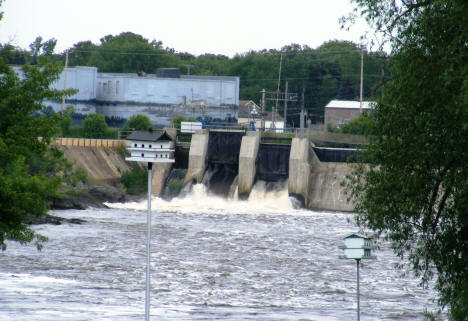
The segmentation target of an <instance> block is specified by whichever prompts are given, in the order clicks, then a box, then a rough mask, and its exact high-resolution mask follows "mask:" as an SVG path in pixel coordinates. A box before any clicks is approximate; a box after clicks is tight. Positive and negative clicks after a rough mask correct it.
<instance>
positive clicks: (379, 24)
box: [350, 0, 468, 320]
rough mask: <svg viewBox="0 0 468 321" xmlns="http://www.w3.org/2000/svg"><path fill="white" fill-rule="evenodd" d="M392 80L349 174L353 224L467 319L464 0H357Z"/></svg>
mask: <svg viewBox="0 0 468 321" xmlns="http://www.w3.org/2000/svg"><path fill="white" fill-rule="evenodd" d="M354 2H355V3H356V4H357V6H358V8H359V11H358V12H359V13H361V14H362V15H364V16H365V17H366V18H367V20H368V21H369V22H370V23H371V24H373V25H374V26H375V27H376V29H377V30H383V31H384V33H385V35H384V39H386V40H388V41H389V42H390V43H391V45H392V50H393V53H392V57H393V58H392V62H391V67H392V69H393V78H392V79H391V81H389V82H388V83H387V84H386V86H385V95H384V96H383V97H381V98H380V99H379V100H378V105H377V107H376V109H375V110H374V113H373V119H374V126H373V134H374V136H371V137H370V140H371V144H370V145H369V149H368V153H367V154H366V158H365V161H366V162H367V163H368V166H361V167H360V168H359V169H358V170H357V171H356V172H355V175H354V176H353V177H352V179H351V181H350V182H351V185H352V196H353V198H354V200H355V204H356V210H357V212H358V213H359V215H358V223H359V224H360V225H361V226H363V227H366V228H370V229H372V230H374V231H376V232H377V233H378V234H379V235H383V236H385V237H386V238H387V239H388V240H390V241H391V244H392V247H393V249H394V251H395V253H396V254H397V255H399V256H400V257H401V258H404V259H406V262H409V265H410V267H411V268H412V270H413V271H414V272H415V273H416V275H418V276H420V277H421V280H422V282H423V283H424V284H427V283H426V282H427V281H428V280H429V279H431V278H432V277H435V280H436V282H435V287H436V289H437V290H438V291H439V295H440V296H439V302H440V304H441V305H442V306H445V305H447V306H448V308H449V314H450V318H451V319H452V320H467V316H468V166H467V164H468V148H467V146H468V64H467V61H468V46H467V39H468V24H467V23H466V17H468V2H466V1H463V0H453V1H442V0H425V1H422V0H413V1H403V2H398V3H399V5H396V3H395V2H394V1H377V0H355V1H354Z"/></svg>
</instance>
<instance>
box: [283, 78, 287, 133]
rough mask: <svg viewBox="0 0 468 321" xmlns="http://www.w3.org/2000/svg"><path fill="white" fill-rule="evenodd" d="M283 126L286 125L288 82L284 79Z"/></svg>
mask: <svg viewBox="0 0 468 321" xmlns="http://www.w3.org/2000/svg"><path fill="white" fill-rule="evenodd" d="M284 98H285V99H284V117H283V118H284V127H286V123H287V119H286V117H287V115H288V82H287V81H286V88H285V89H284Z"/></svg>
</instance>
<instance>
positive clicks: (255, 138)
mask: <svg viewBox="0 0 468 321" xmlns="http://www.w3.org/2000/svg"><path fill="white" fill-rule="evenodd" d="M259 145H260V132H259V131H257V132H252V131H249V132H247V136H244V137H242V143H241V148H240V152H239V174H238V181H237V182H238V195H239V198H241V199H243V198H248V197H249V195H250V191H251V190H252V186H253V184H254V182H255V175H256V173H257V168H256V165H255V161H256V159H257V155H258V149H259Z"/></svg>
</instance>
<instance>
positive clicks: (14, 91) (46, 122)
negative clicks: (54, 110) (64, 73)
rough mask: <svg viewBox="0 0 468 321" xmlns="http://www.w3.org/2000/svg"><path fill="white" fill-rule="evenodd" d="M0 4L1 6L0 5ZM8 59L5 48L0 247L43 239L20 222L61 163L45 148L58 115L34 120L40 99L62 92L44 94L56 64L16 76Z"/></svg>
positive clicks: (49, 190) (0, 69)
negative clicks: (12, 242)
mask: <svg viewBox="0 0 468 321" xmlns="http://www.w3.org/2000/svg"><path fill="white" fill-rule="evenodd" d="M0 5H1V1H0ZM13 56H14V50H13V48H12V47H11V46H8V45H5V46H3V47H2V54H1V55H0V115H1V117H0V248H1V249H3V250H5V249H6V243H5V241H6V240H8V239H10V240H15V241H19V242H22V243H27V242H31V241H35V242H36V245H37V246H38V247H40V246H41V242H42V241H44V239H45V238H44V237H42V236H40V235H38V234H36V233H35V232H34V231H33V230H32V229H30V228H29V227H28V226H27V225H25V224H24V223H23V221H24V219H25V217H27V216H29V215H33V216H40V215H43V214H44V213H45V212H46V210H47V208H46V202H45V200H46V199H47V198H48V197H51V196H55V195H56V191H57V188H58V187H59V185H60V183H61V177H60V176H59V175H58V174H57V173H61V174H63V172H64V170H66V168H67V164H66V162H65V160H64V158H63V157H62V153H61V152H60V151H58V150H57V149H53V148H50V147H49V143H50V141H51V138H52V137H53V135H55V134H57V133H58V132H59V131H60V129H59V126H58V123H59V122H60V120H61V118H60V117H59V116H58V115H56V114H55V115H50V116H49V117H48V116H47V115H44V114H42V115H40V116H39V115H37V114H35V113H34V112H37V111H40V110H41V109H42V105H41V103H42V101H43V100H44V99H57V98H60V97H61V96H62V92H60V91H56V90H50V89H49V85H50V84H51V83H52V82H53V81H55V80H56V79H57V78H58V75H59V74H60V72H61V66H60V64H50V63H49V62H48V60H47V59H45V58H44V57H42V56H41V55H40V54H39V55H38V57H36V58H37V61H36V63H37V65H36V66H31V65H25V66H23V68H22V75H21V77H20V76H19V75H18V74H17V73H15V71H13V69H12V68H10V67H9V66H8V65H7V61H8V60H9V59H10V58H11V57H13Z"/></svg>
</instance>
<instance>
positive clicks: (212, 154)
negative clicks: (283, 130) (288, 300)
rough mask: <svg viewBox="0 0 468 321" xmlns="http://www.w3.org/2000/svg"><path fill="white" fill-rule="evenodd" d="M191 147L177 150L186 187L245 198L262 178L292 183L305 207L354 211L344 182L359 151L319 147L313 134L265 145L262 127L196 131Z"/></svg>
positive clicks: (289, 187) (292, 192)
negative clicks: (260, 129) (183, 171)
mask: <svg viewBox="0 0 468 321" xmlns="http://www.w3.org/2000/svg"><path fill="white" fill-rule="evenodd" d="M187 147H188V146H187V144H186V145H185V146H180V147H178V148H176V158H177V157H179V158H180V159H177V160H176V164H175V166H174V167H175V168H179V169H186V174H185V176H184V185H185V186H187V185H191V184H197V183H203V184H205V185H206V186H208V188H209V189H210V191H211V192H213V193H215V194H219V195H222V196H224V197H232V196H233V194H236V195H235V197H238V198H239V199H240V200H242V199H247V198H248V197H249V195H250V193H251V192H252V188H253V186H254V185H255V183H256V182H257V181H264V182H266V183H267V185H268V184H269V183H278V182H279V183H284V182H286V183H287V190H288V193H289V196H292V197H295V198H296V199H297V200H298V201H299V202H300V203H301V204H302V206H303V207H305V208H310V209H316V210H336V211H352V209H353V204H352V203H349V202H348V201H347V197H346V193H345V188H344V187H343V186H341V185H342V184H341V183H342V181H344V179H345V177H346V175H348V174H350V173H351V171H352V165H351V164H349V163H348V162H347V161H348V160H354V161H355V160H356V150H354V149H349V148H347V149H340V148H321V147H316V146H314V144H313V143H312V142H311V141H310V140H309V139H307V138H292V140H291V144H290V145H289V144H285V143H281V144H278V143H263V142H262V141H261V137H260V132H258V131H243V130H213V129H211V130H208V129H203V130H199V131H197V132H196V133H194V134H193V135H192V141H191V143H190V147H189V148H187ZM181 149H185V153H182V152H181ZM153 185H154V184H153ZM159 195H160V194H159ZM159 195H157V196H159Z"/></svg>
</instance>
